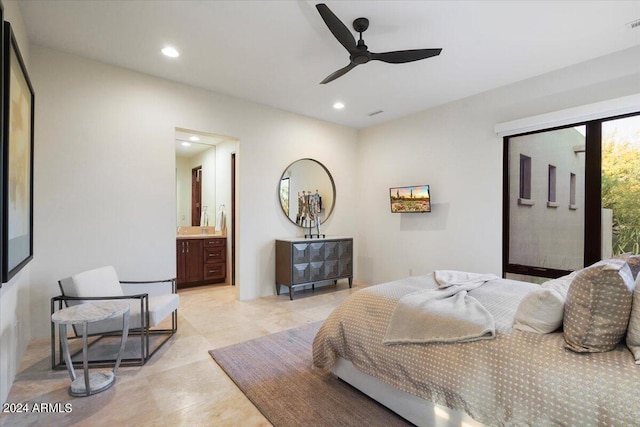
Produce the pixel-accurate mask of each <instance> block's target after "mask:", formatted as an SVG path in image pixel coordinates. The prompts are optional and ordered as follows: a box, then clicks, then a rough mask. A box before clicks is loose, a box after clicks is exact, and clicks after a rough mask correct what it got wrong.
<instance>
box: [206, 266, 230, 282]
mask: <svg viewBox="0 0 640 427" xmlns="http://www.w3.org/2000/svg"><path fill="white" fill-rule="evenodd" d="M225 277H226V264H225V263H223V262H215V263H211V264H205V266H204V280H216V279H224V278H225Z"/></svg>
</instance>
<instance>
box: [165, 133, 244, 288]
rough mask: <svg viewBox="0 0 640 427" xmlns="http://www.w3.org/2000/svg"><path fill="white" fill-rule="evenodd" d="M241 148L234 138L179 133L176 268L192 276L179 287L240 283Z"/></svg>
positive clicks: (177, 151) (176, 141)
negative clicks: (238, 200) (238, 157)
mask: <svg viewBox="0 0 640 427" xmlns="http://www.w3.org/2000/svg"><path fill="white" fill-rule="evenodd" d="M237 149H238V140H237V139H236V138H233V137H228V136H223V135H217V134H213V133H209V132H203V131H198V130H193V129H185V128H176V129H175V154H176V175H175V176H176V229H177V235H176V257H177V258H176V266H177V273H178V277H180V272H181V271H183V270H185V269H186V271H189V272H192V273H191V274H189V275H187V276H188V279H185V280H183V281H182V283H181V282H180V280H178V287H179V288H184V287H191V286H200V285H209V284H227V285H235V284H236V281H235V260H236V257H235V250H236V244H235V242H236V235H235V234H236V233H235V230H236V228H235V224H236V221H235V216H236V214H237V212H236V203H235V200H236V188H237V187H236V185H235V179H236V166H237V164H236V152H237ZM183 246H184V250H183ZM200 246H202V248H200Z"/></svg>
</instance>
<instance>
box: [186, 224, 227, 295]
mask: <svg viewBox="0 0 640 427" xmlns="http://www.w3.org/2000/svg"><path fill="white" fill-rule="evenodd" d="M176 257H177V263H176V264H177V274H176V279H177V285H178V288H184V287H188V286H198V285H207V284H210V283H218V282H224V281H225V280H226V279H227V239H226V237H211V236H207V237H202V236H198V237H192V236H185V237H182V236H181V237H179V238H178V239H176Z"/></svg>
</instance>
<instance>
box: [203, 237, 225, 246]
mask: <svg viewBox="0 0 640 427" xmlns="http://www.w3.org/2000/svg"><path fill="white" fill-rule="evenodd" d="M226 242H227V239H221V238H219V237H217V238H216V237H212V238H210V239H205V240H204V247H205V248H207V247H224V246H225V243H226Z"/></svg>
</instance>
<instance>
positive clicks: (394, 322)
mask: <svg viewBox="0 0 640 427" xmlns="http://www.w3.org/2000/svg"><path fill="white" fill-rule="evenodd" d="M434 278H435V281H436V282H437V283H438V288H436V289H427V290H421V291H417V292H413V293H411V294H408V295H405V296H404V297H402V298H400V300H398V305H397V306H396V308H395V310H394V312H393V315H392V316H391V322H390V323H389V327H388V328H387V333H386V335H385V337H384V339H383V341H382V343H383V344H385V345H392V344H406V343H448V342H469V341H476V340H480V339H491V338H494V337H495V334H496V332H495V324H494V321H493V316H492V315H491V313H489V311H487V309H486V308H485V307H484V306H483V305H482V304H480V303H479V302H478V301H477V300H476V299H475V298H473V297H471V296H469V295H468V294H467V293H468V291H470V290H472V289H476V288H478V287H480V286H482V285H483V284H484V283H485V282H487V281H489V280H494V279H498V276H496V275H495V274H478V273H467V272H462V271H451V270H439V271H435V272H434Z"/></svg>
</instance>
